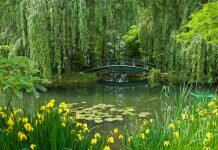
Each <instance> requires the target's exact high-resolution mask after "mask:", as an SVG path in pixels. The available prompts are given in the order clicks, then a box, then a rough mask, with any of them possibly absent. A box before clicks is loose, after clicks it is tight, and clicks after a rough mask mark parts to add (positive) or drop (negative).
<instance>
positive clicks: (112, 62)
mask: <svg viewBox="0 0 218 150" xmlns="http://www.w3.org/2000/svg"><path fill="white" fill-rule="evenodd" d="M94 66H95V67H94V68H92V69H90V70H88V71H87V72H95V71H104V70H108V71H138V72H149V71H150V70H151V69H152V68H153V66H152V65H151V64H150V63H144V62H142V61H139V60H136V59H130V58H121V59H120V58H119V59H114V58H113V59H106V60H102V61H97V62H96V63H95V65H94Z"/></svg>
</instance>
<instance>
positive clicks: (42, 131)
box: [0, 98, 218, 150]
mask: <svg viewBox="0 0 218 150" xmlns="http://www.w3.org/2000/svg"><path fill="white" fill-rule="evenodd" d="M70 106H71V105H70ZM102 106H104V107H107V105H105V104H100V105H97V107H102ZM95 107H96V106H95ZM70 109H72V108H69V105H68V104H66V103H64V102H62V103H60V104H59V105H58V106H57V105H56V104H55V100H53V99H52V100H50V101H49V102H48V103H47V104H45V105H42V106H40V108H39V110H38V111H37V112H36V113H34V114H31V115H30V114H25V113H24V112H23V111H22V110H21V109H16V110H14V111H13V112H11V114H6V109H5V108H2V107H0V145H1V149H3V150H4V149H14V150H16V149H81V150H87V149H93V150H99V149H104V150H110V149H172V150H174V149H179V150H180V149H215V148H216V147H218V142H217V138H218V134H217V123H218V100H217V99H216V98H213V99H212V100H211V101H208V102H206V103H201V102H199V103H194V104H193V105H192V106H189V107H188V109H187V108H184V109H183V110H182V111H180V110H179V112H180V115H179V117H174V116H171V115H168V116H166V115H164V117H166V118H163V120H164V121H161V120H159V119H158V117H157V118H148V117H147V118H146V119H137V124H136V125H128V124H127V125H125V127H124V129H121V128H114V129H113V130H112V131H108V132H105V133H103V132H101V131H100V130H99V128H98V127H96V126H95V125H94V126H93V125H91V124H90V123H89V121H84V120H81V116H80V115H78V114H76V116H75V114H73V113H71V111H70ZM86 109H89V108H86ZM90 110H91V109H90ZM145 114H147V113H145ZM118 117H121V116H118ZM96 118H97V117H96ZM111 119H115V118H111ZM99 120H100V119H99ZM166 120H167V122H166Z"/></svg>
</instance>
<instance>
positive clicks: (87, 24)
mask: <svg viewBox="0 0 218 150" xmlns="http://www.w3.org/2000/svg"><path fill="white" fill-rule="evenodd" d="M136 6H137V1H135V0H107V1H105V0H91V1H86V0H68V1H65V0H34V1H33V0H16V1H11V0H3V1H1V2H0V8H1V9H0V21H1V22H2V24H0V45H13V50H11V51H10V54H9V56H16V55H22V56H27V57H30V58H31V59H33V60H34V61H35V62H36V63H37V64H38V65H39V66H40V68H41V73H42V74H43V75H44V76H46V77H49V76H51V75H52V73H53V74H56V73H58V74H61V73H62V72H64V71H67V72H71V71H72V69H73V70H75V69H76V67H78V66H79V67H82V66H86V65H89V64H90V63H91V61H93V60H94V59H96V58H100V57H101V58H105V57H107V53H108V47H107V44H108V42H111V43H113V42H114V37H116V36H121V35H123V33H124V32H126V31H127V29H128V27H129V26H131V25H132V24H133V22H134V20H135V14H136V12H137V11H136ZM75 64H77V65H75Z"/></svg>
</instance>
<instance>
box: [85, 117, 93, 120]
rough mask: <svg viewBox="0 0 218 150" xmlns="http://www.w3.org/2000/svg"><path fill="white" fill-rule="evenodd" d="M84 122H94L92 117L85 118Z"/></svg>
mask: <svg viewBox="0 0 218 150" xmlns="http://www.w3.org/2000/svg"><path fill="white" fill-rule="evenodd" d="M85 120H87V121H92V120H94V118H92V117H86V118H85Z"/></svg>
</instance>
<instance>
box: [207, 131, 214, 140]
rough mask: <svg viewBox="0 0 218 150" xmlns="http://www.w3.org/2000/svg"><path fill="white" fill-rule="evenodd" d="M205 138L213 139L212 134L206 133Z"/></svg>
mask: <svg viewBox="0 0 218 150" xmlns="http://www.w3.org/2000/svg"><path fill="white" fill-rule="evenodd" d="M206 138H207V139H209V140H210V139H212V138H213V134H212V133H210V132H207V134H206Z"/></svg>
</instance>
